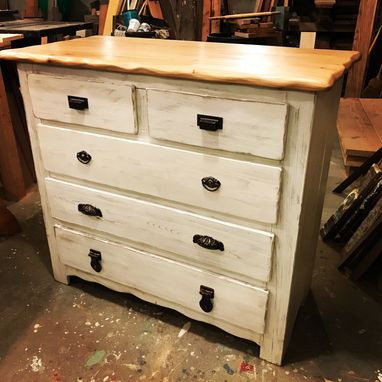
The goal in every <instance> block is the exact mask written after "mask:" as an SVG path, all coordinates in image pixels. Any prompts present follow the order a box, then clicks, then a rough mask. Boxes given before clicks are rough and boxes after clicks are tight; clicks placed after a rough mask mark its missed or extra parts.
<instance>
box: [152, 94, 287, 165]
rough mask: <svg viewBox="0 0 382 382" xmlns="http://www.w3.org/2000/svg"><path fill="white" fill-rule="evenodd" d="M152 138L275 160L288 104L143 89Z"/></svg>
mask: <svg viewBox="0 0 382 382" xmlns="http://www.w3.org/2000/svg"><path fill="white" fill-rule="evenodd" d="M147 97H148V120H149V133H150V135H151V136H152V137H153V138H157V139H165V140H169V141H175V142H180V143H186V144H191V145H195V146H202V147H209V148H212V149H220V150H226V151H234V152H238V153H245V154H252V155H256V156H260V157H264V158H269V159H276V160H280V159H282V158H283V156H284V135H285V130H286V123H287V114H288V105H287V104H283V103H266V102H258V101H250V100H234V99H227V98H217V97H212V96H206V95H197V94H190V93H182V92H170V91H162V90H148V91H147Z"/></svg>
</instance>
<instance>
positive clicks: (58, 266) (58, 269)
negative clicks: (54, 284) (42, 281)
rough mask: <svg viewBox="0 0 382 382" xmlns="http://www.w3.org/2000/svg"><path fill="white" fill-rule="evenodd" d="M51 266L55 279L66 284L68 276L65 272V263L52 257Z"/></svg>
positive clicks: (68, 279)
mask: <svg viewBox="0 0 382 382" xmlns="http://www.w3.org/2000/svg"><path fill="white" fill-rule="evenodd" d="M52 268H53V275H54V278H55V280H56V281H59V282H60V283H63V284H66V285H68V284H69V281H70V277H69V276H67V274H66V269H65V265H63V264H62V263H61V262H59V261H58V260H56V259H55V258H54V257H52Z"/></svg>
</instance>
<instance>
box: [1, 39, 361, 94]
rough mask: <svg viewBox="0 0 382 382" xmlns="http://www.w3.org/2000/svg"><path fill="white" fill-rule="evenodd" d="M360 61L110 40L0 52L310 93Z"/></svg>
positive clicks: (323, 54) (329, 54)
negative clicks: (308, 91) (307, 91)
mask: <svg viewBox="0 0 382 382" xmlns="http://www.w3.org/2000/svg"><path fill="white" fill-rule="evenodd" d="M359 57H360V55H359V53H358V52H350V51H334V50H321V49H313V50H311V49H296V48H284V47H268V46H256V45H240V44H232V45H231V44H219V43H207V42H196V41H170V40H168V41H166V40H152V39H134V38H125V37H111V36H110V37H107V36H92V37H88V38H82V39H75V40H70V41H63V42H57V43H52V44H47V45H44V46H32V47H27V48H22V49H11V50H6V51H2V52H0V59H6V60H16V61H22V62H30V63H41V64H43V63H49V64H55V65H63V66H69V67H79V68H88V69H96V70H108V71H116V72H126V73H136V74H152V75H156V76H162V77H171V78H180V79H194V80H202V81H213V82H225V83H238V84H247V85H257V86H264V87H273V88H288V89H298V90H310V91H321V90H325V89H328V88H330V87H332V86H333V84H334V83H335V81H336V80H337V79H339V78H340V77H342V75H343V74H344V72H345V70H346V69H349V68H350V67H351V66H352V65H353V63H354V62H355V61H357V60H358V59H359ZM280 67H282V68H283V70H282V71H281V70H280Z"/></svg>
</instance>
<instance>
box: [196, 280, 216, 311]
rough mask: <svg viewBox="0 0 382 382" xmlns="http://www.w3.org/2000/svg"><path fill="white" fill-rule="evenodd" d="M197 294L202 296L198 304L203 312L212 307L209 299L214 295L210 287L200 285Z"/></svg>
mask: <svg viewBox="0 0 382 382" xmlns="http://www.w3.org/2000/svg"><path fill="white" fill-rule="evenodd" d="M199 294H200V295H201V296H202V299H201V300H200V301H199V306H200V307H201V309H202V310H203V312H206V313H209V312H211V310H212V309H213V307H214V304H213V303H212V301H211V300H213V298H214V297H215V291H214V290H213V289H212V288H209V287H207V286H204V285H201V286H200V290H199Z"/></svg>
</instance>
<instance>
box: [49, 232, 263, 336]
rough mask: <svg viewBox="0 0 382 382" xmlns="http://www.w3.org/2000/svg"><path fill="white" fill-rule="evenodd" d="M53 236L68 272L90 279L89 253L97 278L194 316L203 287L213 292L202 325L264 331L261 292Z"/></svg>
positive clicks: (99, 244) (104, 245)
mask: <svg viewBox="0 0 382 382" xmlns="http://www.w3.org/2000/svg"><path fill="white" fill-rule="evenodd" d="M56 236H57V239H58V247H59V254H60V258H61V260H62V261H63V262H64V263H65V264H67V265H69V266H71V267H74V268H77V269H80V270H82V271H85V272H87V273H90V274H96V272H94V271H93V269H92V268H91V267H90V261H89V257H88V253H89V249H90V248H92V249H96V250H98V251H100V252H101V256H102V262H101V263H102V271H101V272H100V273H99V274H96V275H97V277H100V278H105V279H109V280H113V281H115V282H119V283H121V284H126V285H129V286H131V287H133V288H135V289H138V290H141V291H143V292H145V293H148V294H151V295H156V296H158V297H160V298H162V299H164V300H166V301H171V302H172V303H174V304H176V305H179V306H188V307H189V308H191V309H192V310H194V311H197V312H201V309H200V307H199V301H200V299H201V296H200V294H199V288H200V286H201V285H206V286H208V287H210V288H213V289H214V291H215V297H214V299H213V304H214V307H213V310H212V311H211V312H210V313H204V315H205V316H206V317H208V319H207V321H210V320H211V321H216V323H215V324H216V325H219V324H218V321H225V322H235V325H237V326H240V327H242V328H246V329H248V330H249V331H250V332H256V333H260V334H261V333H262V332H263V331H264V323H265V312H266V303H267V299H268V292H267V291H265V290H262V289H260V288H256V287H253V286H251V285H248V284H245V283H242V282H240V281H237V280H234V279H231V278H227V277H223V276H218V275H216V274H213V273H210V272H205V271H201V270H200V269H199V268H194V267H191V266H188V265H185V264H182V263H179V262H176V261H173V260H170V259H165V258H163V257H159V256H155V255H153V254H150V253H146V252H142V251H138V250H135V249H133V248H129V247H126V246H121V245H117V244H115V243H113V242H110V241H108V240H107V241H106V240H104V241H102V240H100V239H97V238H94V237H91V236H90V235H81V234H80V233H73V232H71V231H68V230H59V229H57V228H56ZM159 270H160V271H159ZM147 280H150V282H147ZM98 281H100V280H98ZM238 313H240V314H238Z"/></svg>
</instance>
